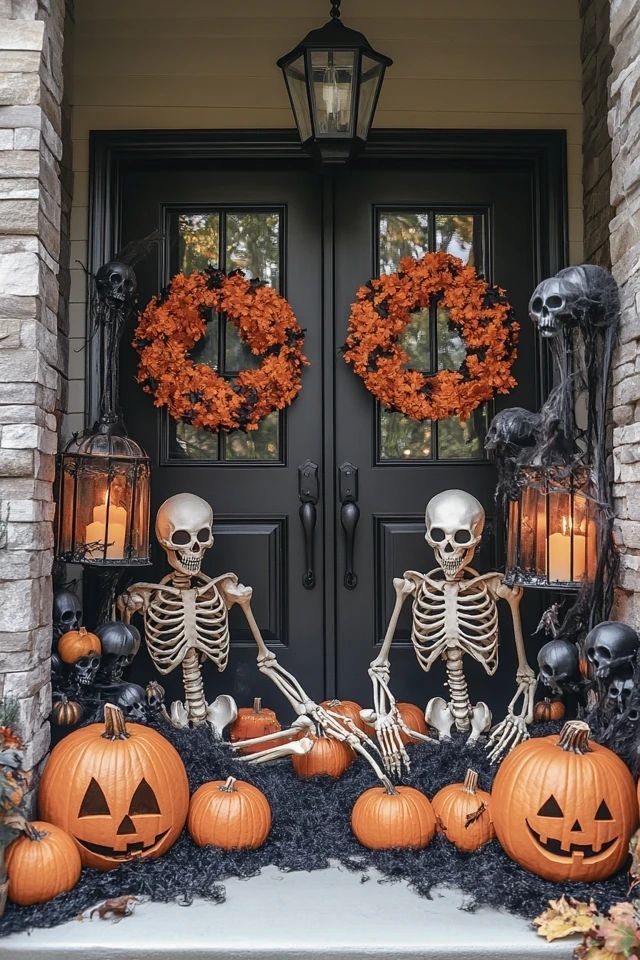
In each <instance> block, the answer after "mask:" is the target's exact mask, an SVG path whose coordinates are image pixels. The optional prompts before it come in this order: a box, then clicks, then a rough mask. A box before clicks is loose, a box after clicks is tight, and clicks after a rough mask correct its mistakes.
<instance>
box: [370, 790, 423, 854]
mask: <svg viewBox="0 0 640 960" xmlns="http://www.w3.org/2000/svg"><path fill="white" fill-rule="evenodd" d="M436 826H437V823H436V816H435V813H434V812H433V807H432V806H431V804H430V803H429V800H428V798H427V797H426V796H425V795H424V793H421V792H420V791H419V790H416V789H415V788H414V787H392V786H391V784H389V785H388V786H386V787H382V786H381V787H371V789H370V790H365V792H364V793H363V794H361V795H360V796H359V797H358V799H357V800H356V802H355V804H354V807H353V810H352V812H351V829H352V830H353V832H354V834H355V836H356V837H357V839H358V840H359V841H360V843H361V844H362V845H363V847H368V848H369V849H370V850H393V849H395V848H397V847H411V848H414V849H421V848H422V847H426V846H427V844H428V843H430V842H431V840H432V839H433V836H434V834H435V832H436Z"/></svg>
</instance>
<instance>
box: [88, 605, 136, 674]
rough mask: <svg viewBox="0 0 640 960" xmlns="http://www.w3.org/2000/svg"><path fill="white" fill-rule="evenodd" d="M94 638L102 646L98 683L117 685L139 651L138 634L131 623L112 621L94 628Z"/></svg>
mask: <svg viewBox="0 0 640 960" xmlns="http://www.w3.org/2000/svg"><path fill="white" fill-rule="evenodd" d="M96 636H98V637H99V638H100V643H101V644H102V664H101V667H100V681H101V682H102V683H118V682H119V681H120V680H122V673H123V671H124V670H125V669H126V668H127V667H128V666H129V665H130V664H131V662H132V661H133V658H134V657H135V655H136V653H137V652H138V650H139V649H140V633H139V631H138V629H137V627H134V626H133V624H132V623H121V622H120V621H117V620H112V621H109V622H108V623H102V624H100V626H99V627H96Z"/></svg>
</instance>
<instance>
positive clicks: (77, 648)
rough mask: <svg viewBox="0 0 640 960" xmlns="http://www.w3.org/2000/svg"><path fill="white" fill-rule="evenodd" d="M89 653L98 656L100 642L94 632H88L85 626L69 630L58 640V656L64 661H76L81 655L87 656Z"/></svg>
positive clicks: (100, 649)
mask: <svg viewBox="0 0 640 960" xmlns="http://www.w3.org/2000/svg"><path fill="white" fill-rule="evenodd" d="M91 653H97V654H98V656H100V655H101V653H102V644H101V643H100V638H99V637H97V636H96V635H95V633H89V631H88V630H87V629H86V627H80V628H79V629H78V630H69V632H68V633H63V634H62V636H61V637H60V639H59V640H58V656H59V657H60V659H61V660H64V662H65V663H77V662H78V660H79V659H80V658H81V657H88V656H89V654H91Z"/></svg>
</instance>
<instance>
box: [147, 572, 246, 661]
mask: <svg viewBox="0 0 640 960" xmlns="http://www.w3.org/2000/svg"><path fill="white" fill-rule="evenodd" d="M144 623H145V633H146V640H147V646H148V647H149V652H150V654H151V656H152V658H153V661H154V663H155V666H156V668H157V670H158V671H159V672H160V673H163V674H165V673H170V672H171V671H172V670H174V669H175V668H176V667H177V666H179V665H180V664H181V663H182V661H183V660H184V658H185V656H186V654H187V653H188V651H189V650H191V649H195V650H198V651H199V652H200V654H203V655H204V656H205V657H206V658H207V659H208V660H211V661H212V662H213V663H215V665H216V667H217V668H218V670H219V671H220V672H222V671H223V670H224V669H225V668H226V666H227V662H228V660H229V614H228V610H227V606H226V604H225V601H224V599H223V597H222V594H221V593H220V591H219V590H218V587H217V586H216V583H215V581H210V582H208V583H206V584H203V585H200V586H198V587H196V588H192V589H190V590H184V589H183V590H177V589H176V588H174V587H171V586H169V585H168V584H166V585H165V584H159V585H158V589H157V591H154V593H153V594H152V596H151V599H150V601H149V604H148V606H147V607H146V610H145V612H144Z"/></svg>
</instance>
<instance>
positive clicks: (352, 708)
mask: <svg viewBox="0 0 640 960" xmlns="http://www.w3.org/2000/svg"><path fill="white" fill-rule="evenodd" d="M320 706H321V707H324V709H325V710H329V711H330V712H331V713H337V714H339V715H340V716H341V717H347V718H348V719H349V720H351V721H352V722H353V723H354V724H355V726H356V727H357V728H358V730H362V731H363V732H365V731H366V724H365V722H364V720H363V719H362V717H361V716H360V711H361V710H362V707H361V706H360V704H359V703H356V702H355V700H323V701H322V703H321V704H320ZM345 728H346V729H349V728H348V726H347V725H346V724H345Z"/></svg>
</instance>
